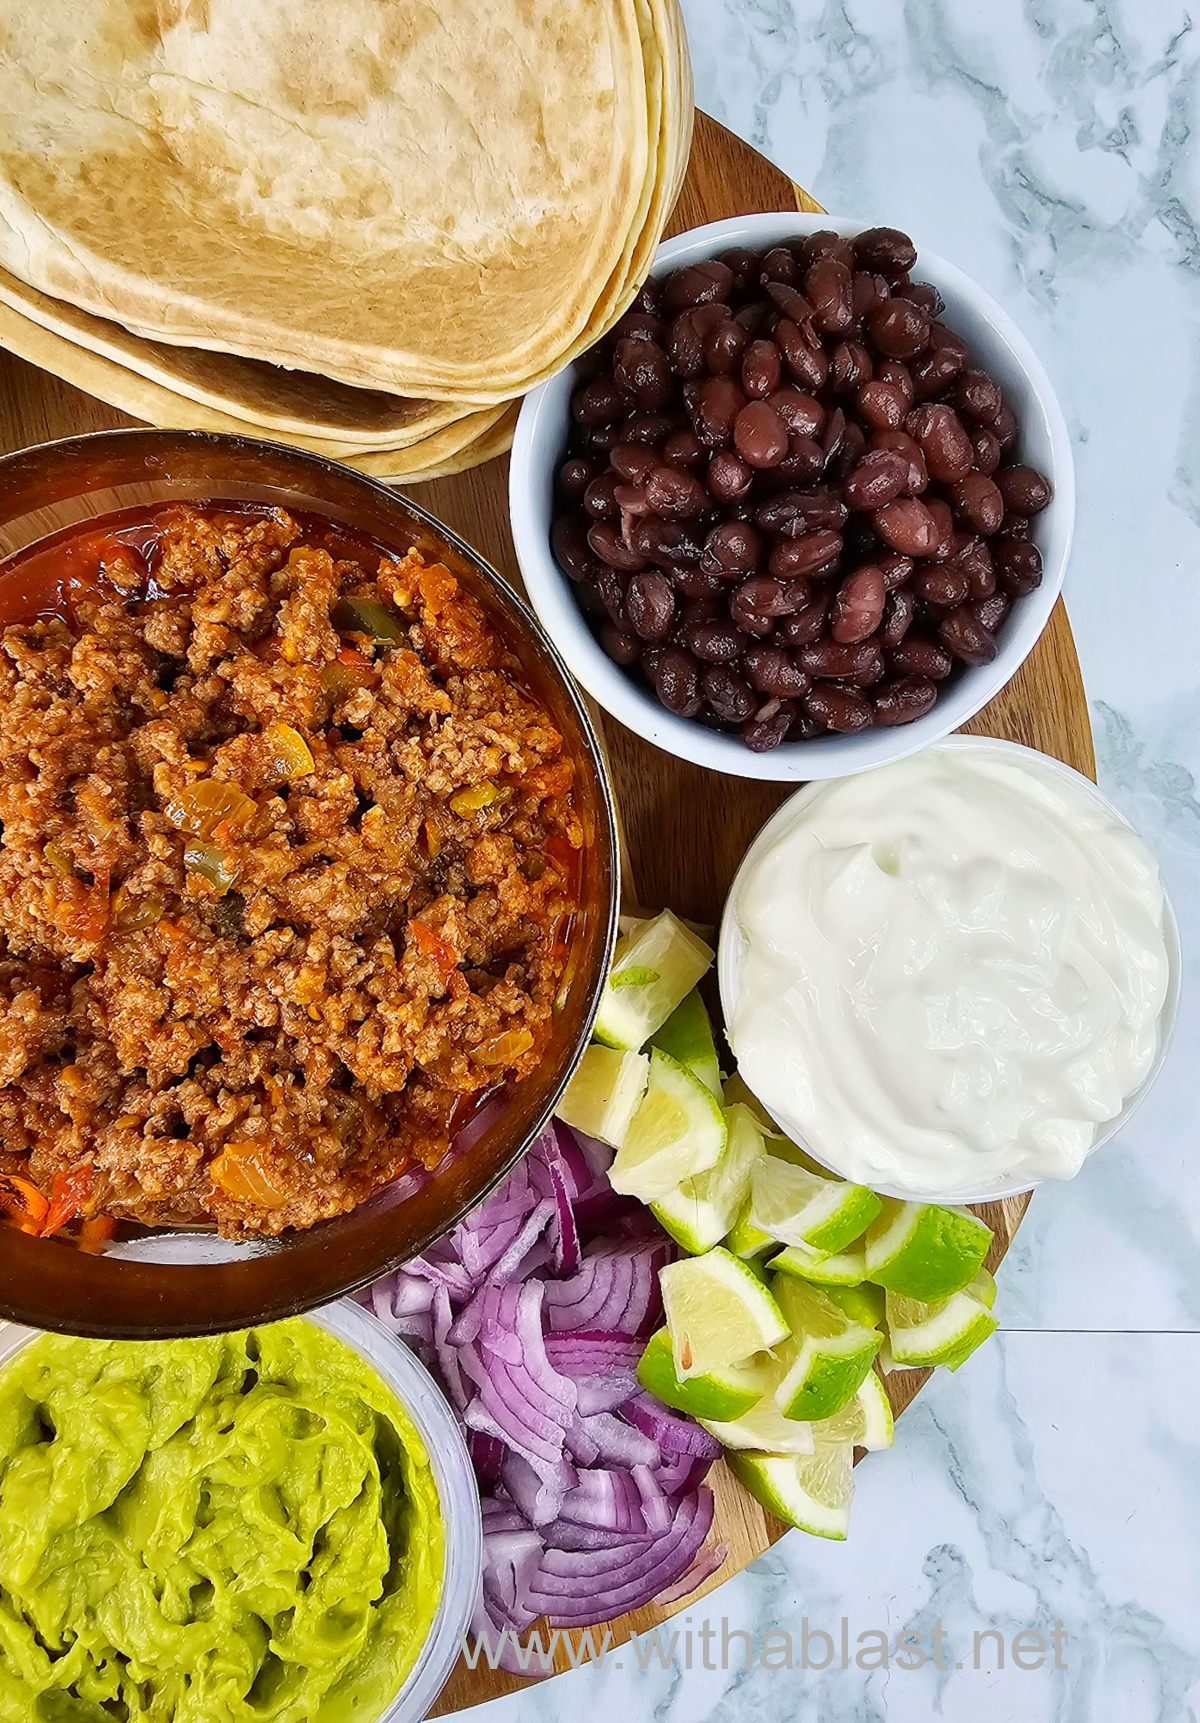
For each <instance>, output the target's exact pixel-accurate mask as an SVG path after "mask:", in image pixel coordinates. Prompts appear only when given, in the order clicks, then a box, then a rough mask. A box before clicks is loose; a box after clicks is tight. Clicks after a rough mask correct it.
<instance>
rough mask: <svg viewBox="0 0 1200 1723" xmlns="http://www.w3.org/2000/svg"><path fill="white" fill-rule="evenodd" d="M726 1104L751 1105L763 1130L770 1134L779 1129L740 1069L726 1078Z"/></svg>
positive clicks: (750, 1107)
mask: <svg viewBox="0 0 1200 1723" xmlns="http://www.w3.org/2000/svg"><path fill="white" fill-rule="evenodd" d="M725 1105H726V1106H727V1107H732V1106H735V1105H741V1106H743V1107H749V1109H750V1111H751V1112H752V1113H753V1114H754V1117H755V1118H756V1119H757V1120H758V1122H759V1124H760V1125H761V1126H762V1128H763V1130H764V1131H766V1132H767V1133H768V1134H773V1133H775V1132H776V1131H778V1129H779V1126H778V1125H777V1124H776V1123H775V1121H774V1119H773V1118H772V1117H771V1115H770V1113H768V1112H767V1109H766V1108H765V1107H764V1106H763V1104H762V1102H761V1101H760V1100H759V1098H758V1096H757V1095H754V1094H752V1093H751V1092H750V1090H749V1089H748V1088H747V1087H746V1083H745V1079H744V1078H743V1076H742V1073H741V1072H740V1071H734V1072H733V1073H732V1075H731V1076H728V1077H726V1079H725Z"/></svg>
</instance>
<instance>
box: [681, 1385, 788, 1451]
mask: <svg viewBox="0 0 1200 1723" xmlns="http://www.w3.org/2000/svg"><path fill="white" fill-rule="evenodd" d="M700 1422H701V1423H702V1424H703V1425H704V1428H705V1429H706V1430H707V1431H708V1433H709V1435H710V1436H715V1437H716V1438H717V1441H718V1442H720V1443H721V1444H722V1445H723V1446H724V1447H726V1448H749V1449H751V1450H752V1451H755V1452H757V1453H760V1454H811V1453H812V1451H813V1426H812V1425H811V1424H805V1423H802V1422H801V1421H800V1420H799V1419H798V1418H785V1417H784V1415H783V1413H782V1412H781V1411H780V1410H779V1407H778V1406H777V1405H776V1404H775V1400H774V1398H773V1396H772V1395H771V1394H769V1393H768V1394H764V1395H763V1397H762V1398H761V1399H760V1400H756V1401H755V1402H754V1404H753V1406H751V1407H749V1409H748V1410H747V1411H745V1412H743V1413H742V1414H741V1415H740V1416H739V1417H737V1418H724V1419H718V1418H701V1420H700Z"/></svg>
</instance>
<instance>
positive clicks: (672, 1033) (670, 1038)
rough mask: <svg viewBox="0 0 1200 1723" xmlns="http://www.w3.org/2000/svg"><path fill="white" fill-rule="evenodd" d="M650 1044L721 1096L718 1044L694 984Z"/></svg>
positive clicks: (651, 1039)
mask: <svg viewBox="0 0 1200 1723" xmlns="http://www.w3.org/2000/svg"><path fill="white" fill-rule="evenodd" d="M650 1045H651V1046H652V1047H657V1048H658V1049H659V1050H660V1052H663V1053H669V1054H670V1055H671V1057H672V1059H675V1060H677V1061H678V1062H679V1064H681V1065H682V1066H683V1067H684V1068H685V1070H688V1071H690V1072H691V1073H692V1075H693V1077H699V1079H700V1081H701V1082H702V1083H703V1084H704V1087H705V1088H706V1089H711V1090H712V1092H713V1094H714V1095H715V1096H716V1097H717V1099H718V1101H719V1100H720V1099H721V1098H722V1097H721V1066H720V1063H719V1061H718V1059H717V1044H716V1042H715V1041H714V1040H713V1031H712V1023H711V1022H710V1020H709V1015H708V1012H707V1011H706V1010H705V1008H704V1001H703V999H701V997H700V995H699V993H698V992H696V990H695V989H694V988H693V989H692V991H691V992H690V993H689V994H688V995H687V997H686V998H685V999H682V1000H681V1001H680V1003H679V1004H678V1005H677V1006H676V1007H675V1009H674V1011H672V1013H671V1015H670V1016H669V1017H668V1018H667V1020H666V1022H665V1023H664V1024H663V1026H662V1028H661V1029H656V1030H655V1032H654V1034H653V1035H652V1036H651V1037H650Z"/></svg>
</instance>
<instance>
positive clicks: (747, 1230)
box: [725, 1197, 779, 1262]
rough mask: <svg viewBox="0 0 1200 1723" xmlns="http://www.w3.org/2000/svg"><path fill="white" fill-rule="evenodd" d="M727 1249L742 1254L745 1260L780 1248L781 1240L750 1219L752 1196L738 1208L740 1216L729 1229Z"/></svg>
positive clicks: (738, 1254)
mask: <svg viewBox="0 0 1200 1723" xmlns="http://www.w3.org/2000/svg"><path fill="white" fill-rule="evenodd" d="M725 1248H726V1250H731V1251H732V1252H733V1254H734V1256H740V1257H741V1258H742V1259H743V1261H747V1262H748V1261H749V1260H750V1259H751V1258H752V1257H757V1256H762V1255H763V1254H764V1253H765V1252H766V1251H769V1250H778V1248H779V1241H778V1239H774V1238H772V1237H771V1235H770V1233H769V1232H764V1231H763V1230H762V1228H761V1227H758V1226H755V1224H754V1222H753V1221H752V1220H751V1219H750V1198H749V1197H747V1198H746V1200H745V1202H744V1203H743V1204H742V1206H741V1208H740V1209H739V1210H738V1217H737V1219H736V1220H735V1221H734V1223H733V1225H732V1226H731V1227H730V1229H729V1233H728V1236H727V1237H726V1239H725Z"/></svg>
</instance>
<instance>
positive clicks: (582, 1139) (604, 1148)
mask: <svg viewBox="0 0 1200 1723" xmlns="http://www.w3.org/2000/svg"><path fill="white" fill-rule="evenodd" d="M554 1128H555V1130H556V1131H557V1132H558V1133H559V1136H560V1138H561V1137H562V1136H564V1135H569V1136H570V1138H571V1140H572V1142H573V1143H574V1144H575V1146H576V1147H577V1148H578V1150H579V1152H580V1154H581V1155H582V1156H583V1158H584V1160H585V1161H586V1162H587V1164H588V1166H589V1167H590V1168H591V1172H592V1178H593V1181H594V1182H595V1183H596V1184H597V1185H599V1184H601V1183H604V1184H607V1183H608V1179H607V1176H606V1175H607V1173H608V1169H609V1167H611V1166H612V1164H613V1156H614V1155H615V1154H616V1150H615V1149H613V1148H610V1147H609V1145H608V1144H607V1143H602V1142H601V1141H600V1139H599V1137H589V1136H588V1134H587V1132H586V1131H577V1130H576V1129H575V1127H574V1125H564V1124H563V1123H562V1121H561V1120H560V1119H556V1120H555V1121H554ZM584 1194H585V1193H584V1192H582V1191H581V1192H580V1195H581V1196H582V1195H584Z"/></svg>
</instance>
